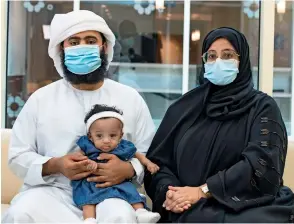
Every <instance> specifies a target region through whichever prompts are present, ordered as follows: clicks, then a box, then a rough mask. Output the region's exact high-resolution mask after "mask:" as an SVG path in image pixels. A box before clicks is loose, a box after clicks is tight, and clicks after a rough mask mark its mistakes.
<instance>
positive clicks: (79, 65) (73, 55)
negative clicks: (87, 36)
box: [64, 45, 101, 75]
mask: <svg viewBox="0 0 294 224" xmlns="http://www.w3.org/2000/svg"><path fill="white" fill-rule="evenodd" d="M64 64H65V66H66V67H67V69H68V70H69V71H70V72H72V73H74V74H77V75H87V74H89V73H91V72H93V71H95V70H96V69H98V68H99V67H100V66H101V57H100V48H99V46H98V45H78V46H73V47H67V48H65V49H64Z"/></svg>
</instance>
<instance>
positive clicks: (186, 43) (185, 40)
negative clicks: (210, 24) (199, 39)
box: [182, 0, 191, 94]
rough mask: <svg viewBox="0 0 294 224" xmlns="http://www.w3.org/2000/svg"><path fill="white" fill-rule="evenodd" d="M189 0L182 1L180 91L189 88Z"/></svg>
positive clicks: (183, 91) (186, 90) (185, 90)
mask: <svg viewBox="0 0 294 224" xmlns="http://www.w3.org/2000/svg"><path fill="white" fill-rule="evenodd" d="M190 9H191V0H185V1H184V33H183V76H182V93H183V94H185V93H186V92H188V90H189V64H190V60H189V54H190V18H191V13H190Z"/></svg>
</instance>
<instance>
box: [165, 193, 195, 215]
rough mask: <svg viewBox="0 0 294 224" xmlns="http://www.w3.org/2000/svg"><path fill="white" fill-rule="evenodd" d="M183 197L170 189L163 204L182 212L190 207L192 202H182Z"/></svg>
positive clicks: (176, 211) (167, 207)
mask: <svg viewBox="0 0 294 224" xmlns="http://www.w3.org/2000/svg"><path fill="white" fill-rule="evenodd" d="M181 199H182V198H181V195H180V194H177V193H176V192H175V191H172V190H168V191H167V193H166V200H165V202H164V203H163V205H162V206H163V207H165V208H166V210H168V211H171V212H174V213H182V212H183V211H184V210H187V209H189V208H190V207H191V204H190V203H189V202H188V201H183V202H180V201H181Z"/></svg>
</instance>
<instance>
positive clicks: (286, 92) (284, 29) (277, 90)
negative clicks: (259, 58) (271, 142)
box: [273, 0, 294, 135]
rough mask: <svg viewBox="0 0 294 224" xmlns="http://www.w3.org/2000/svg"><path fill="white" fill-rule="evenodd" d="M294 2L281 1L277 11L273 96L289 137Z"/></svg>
mask: <svg viewBox="0 0 294 224" xmlns="http://www.w3.org/2000/svg"><path fill="white" fill-rule="evenodd" d="M293 9H294V2H293V1H285V0H279V1H277V3H276V9H275V10H276V11H275V37H274V38H275V39H274V77H273V79H274V81H273V96H274V99H275V100H276V102H277V104H278V106H279V107H280V110H281V113H282V116H283V119H284V122H285V124H286V128H287V132H288V135H292V134H293V132H292V130H293V129H292V128H293V124H292V123H291V117H292V116H293V114H294V111H293V109H291V108H293V105H292V104H293V98H292V94H293V93H292V89H293V86H294V82H293V80H292V79H293V77H294V76H293V66H294V62H293V55H294V42H293V40H294V32H293V26H294V11H293Z"/></svg>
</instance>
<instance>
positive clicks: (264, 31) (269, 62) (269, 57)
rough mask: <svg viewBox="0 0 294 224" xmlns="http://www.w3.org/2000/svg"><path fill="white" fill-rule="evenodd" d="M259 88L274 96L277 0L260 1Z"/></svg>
mask: <svg viewBox="0 0 294 224" xmlns="http://www.w3.org/2000/svg"><path fill="white" fill-rule="evenodd" d="M260 4H261V13H260V40H259V46H260V48H259V90H261V91H263V92H265V93H267V94H268V95H270V96H272V93H273V67H274V32H275V1H271V0H270V1H260Z"/></svg>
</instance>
